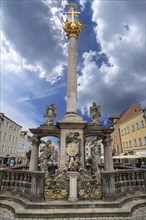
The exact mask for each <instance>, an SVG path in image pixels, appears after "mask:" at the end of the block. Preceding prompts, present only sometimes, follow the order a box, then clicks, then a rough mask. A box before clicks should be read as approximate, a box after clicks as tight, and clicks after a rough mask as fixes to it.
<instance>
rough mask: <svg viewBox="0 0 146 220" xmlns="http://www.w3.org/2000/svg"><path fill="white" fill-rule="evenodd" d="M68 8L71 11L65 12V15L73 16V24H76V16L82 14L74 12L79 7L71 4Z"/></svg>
mask: <svg viewBox="0 0 146 220" xmlns="http://www.w3.org/2000/svg"><path fill="white" fill-rule="evenodd" d="M68 7H69V8H70V11H68V12H65V14H67V15H71V18H72V21H71V22H72V23H74V22H75V15H78V14H80V12H78V11H74V9H75V8H76V7H77V5H76V4H69V5H68Z"/></svg>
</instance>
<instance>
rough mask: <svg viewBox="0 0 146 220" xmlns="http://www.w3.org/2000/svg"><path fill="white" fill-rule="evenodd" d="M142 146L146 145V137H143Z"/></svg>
mask: <svg viewBox="0 0 146 220" xmlns="http://www.w3.org/2000/svg"><path fill="white" fill-rule="evenodd" d="M144 145H146V137H144Z"/></svg>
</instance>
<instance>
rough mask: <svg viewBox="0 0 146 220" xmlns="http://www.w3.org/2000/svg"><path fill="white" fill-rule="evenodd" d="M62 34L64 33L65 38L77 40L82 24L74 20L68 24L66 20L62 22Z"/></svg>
mask: <svg viewBox="0 0 146 220" xmlns="http://www.w3.org/2000/svg"><path fill="white" fill-rule="evenodd" d="M64 24H65V26H64V32H65V33H66V36H67V38H68V39H69V38H71V37H75V38H78V37H79V34H80V32H81V29H82V27H83V23H82V22H81V21H79V20H76V21H74V22H69V21H68V20H66V21H65V22H64Z"/></svg>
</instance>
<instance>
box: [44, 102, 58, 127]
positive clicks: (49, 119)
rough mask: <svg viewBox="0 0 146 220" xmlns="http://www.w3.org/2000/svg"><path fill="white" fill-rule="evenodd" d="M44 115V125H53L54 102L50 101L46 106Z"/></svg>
mask: <svg viewBox="0 0 146 220" xmlns="http://www.w3.org/2000/svg"><path fill="white" fill-rule="evenodd" d="M44 117H45V119H46V121H45V124H46V125H53V124H54V120H55V118H56V107H55V104H54V103H52V104H51V105H49V106H48V105H47V106H46V112H45V114H44Z"/></svg>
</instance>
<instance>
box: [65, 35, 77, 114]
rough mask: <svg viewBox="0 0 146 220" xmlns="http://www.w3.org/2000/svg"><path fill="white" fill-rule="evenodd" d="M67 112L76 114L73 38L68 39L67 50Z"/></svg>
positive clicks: (74, 39)
mask: <svg viewBox="0 0 146 220" xmlns="http://www.w3.org/2000/svg"><path fill="white" fill-rule="evenodd" d="M67 112H71V113H72V112H73V113H76V112H77V64H76V38H75V37H73V36H72V37H70V38H69V48H68V81H67Z"/></svg>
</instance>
